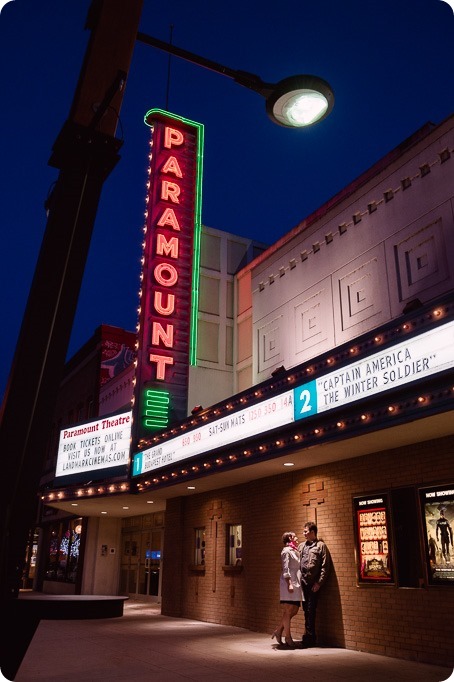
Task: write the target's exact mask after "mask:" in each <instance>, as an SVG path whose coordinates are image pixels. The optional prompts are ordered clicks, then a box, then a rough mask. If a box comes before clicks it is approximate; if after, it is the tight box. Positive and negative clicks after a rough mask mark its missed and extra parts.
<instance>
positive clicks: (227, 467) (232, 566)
mask: <svg viewBox="0 0 454 682" xmlns="http://www.w3.org/2000/svg"><path fill="white" fill-rule="evenodd" d="M213 236H216V235H215V233H214V232H213ZM221 260H222V259H221ZM219 262H220V261H219ZM453 264H454V118H453V117H451V118H449V119H448V120H446V121H444V122H442V123H441V124H439V125H437V126H433V125H427V126H424V127H423V128H422V129H421V130H419V131H417V132H416V133H415V134H414V135H413V136H412V137H411V138H409V139H408V140H405V141H404V142H403V143H402V144H401V145H400V146H399V147H398V148H396V149H395V150H393V151H392V152H390V153H389V154H388V155H387V156H386V157H385V158H383V159H382V160H381V161H380V162H378V163H377V164H376V165H375V166H373V167H372V168H371V169H369V170H368V171H367V172H366V173H364V174H363V175H362V176H361V177H359V178H358V179H357V180H356V181H354V182H353V183H351V184H350V185H349V186H348V187H346V188H345V189H344V190H343V191H341V192H340V193H339V194H338V195H336V196H335V197H333V198H332V199H331V200H330V201H328V202H327V203H326V204H325V205H323V206H322V207H320V209H318V210H317V211H315V212H314V213H313V214H312V215H310V216H308V217H307V218H306V219H305V220H303V221H302V222H301V223H300V224H299V225H297V226H296V227H295V228H294V229H293V230H292V231H291V232H289V233H288V234H286V235H284V236H283V237H282V238H281V239H280V240H279V241H278V242H276V243H275V244H274V245H272V246H271V247H269V248H268V249H266V250H264V251H263V252H262V253H260V254H259V255H258V256H256V257H255V258H253V259H252V260H250V261H249V262H248V263H247V264H246V265H244V266H242V267H240V268H239V269H237V271H236V274H235V275H234V276H233V275H232V277H231V284H230V285H229V286H230V287H231V290H232V301H233V305H232V310H231V317H229V316H228V315H227V316H224V317H223V318H222V320H221V318H220V317H219V315H218V313H219V310H220V309H222V305H223V303H222V302H223V300H224V298H223V295H221V296H218V294H219V291H220V288H219V287H220V286H221V285H219V287H217V288H216V291H217V292H218V293H217V294H216V296H214V294H213V288H210V287H209V286H207V287H206V290H205V294H204V296H202V300H203V304H200V303H199V320H202V321H204V322H205V323H211V324H214V325H216V324H217V325H218V327H217V331H218V333H216V334H215V333H214V328H212V327H210V326H209V324H206V325H205V334H204V335H203V337H204V338H203V343H204V344H205V350H204V353H205V354H206V356H205V359H204V360H202V362H201V363H198V365H197V367H193V368H191V372H190V377H189V395H190V398H189V401H188V407H189V409H188V416H187V417H185V418H184V419H182V420H180V421H179V422H178V423H177V424H173V425H169V427H168V428H164V429H162V430H160V431H156V433H155V434H154V435H153V436H150V437H149V438H148V439H147V438H143V439H142V440H141V442H140V444H139V446H138V447H137V448H135V450H134V451H133V453H132V462H131V470H130V474H129V476H125V477H124V479H122V480H124V483H125V486H126V487H125V489H124V491H123V494H120V490H117V492H118V493H119V494H118V495H117V494H115V495H114V499H117V500H127V501H128V502H127V504H124V506H125V507H127V506H131V508H133V505H134V504H135V505H136V507H134V508H135V509H137V513H134V515H131V514H132V512H131V511H130V510H125V511H124V512H123V513H121V512H118V513H117V515H116V516H115V517H113V516H112V517H109V518H103V517H102V516H101V511H100V510H101V508H102V505H103V503H104V504H106V502H105V500H106V496H105V495H103V494H102V492H101V493H99V491H97V490H94V489H93V490H92V492H91V493H90V495H88V494H87V486H85V487H84V488H83V490H82V491H81V492H80V494H79V495H78V492H77V491H76V489H75V488H74V489H72V488H71V486H70V485H66V486H62V485H61V481H60V487H59V485H55V486H54V488H53V489H52V492H50V493H49V491H47V492H46V493H45V494H44V495H43V498H44V499H43V503H44V504H45V505H46V508H47V507H48V506H51V507H52V508H53V509H54V510H55V509H57V508H58V509H59V510H60V512H59V513H61V512H62V510H64V512H65V513H67V512H69V511H71V507H70V505H71V502H72V501H74V500H75V499H77V502H78V504H79V505H80V509H83V510H84V513H83V517H84V518H85V521H84V523H87V524H88V528H90V524H92V527H93V529H95V528H96V532H93V534H92V535H90V530H88V538H87V543H86V551H85V557H84V568H83V573H84V575H85V577H83V578H82V579H81V590H82V591H83V590H84V589H85V590H86V591H88V592H89V591H90V590H92V591H97V590H98V591H99V590H100V585H101V583H100V582H99V580H98V579H97V578H96V573H97V571H101V570H102V571H106V570H107V569H106V566H107V565H108V564H109V565H110V569H109V570H110V573H109V571H107V572H108V573H109V575H110V577H111V581H110V583H109V585H110V586H111V590H116V591H117V593H121V594H124V593H127V594H130V595H134V594H135V592H137V590H136V588H135V587H134V586H133V583H134V579H133V578H132V577H131V576H133V575H135V574H133V572H132V571H133V564H134V565H135V564H137V563H138V562H139V560H140V556H143V559H144V566H143V576H144V579H146V580H148V588H147V589H145V590H142V594H143V593H144V592H146V593H147V594H149V595H153V593H155V594H154V596H155V598H157V599H159V601H160V603H161V608H162V613H163V614H166V615H169V616H179V617H181V616H183V617H188V618H195V619H200V620H206V621H210V622H217V623H224V624H230V625H235V626H239V627H245V628H249V629H251V630H254V631H259V632H263V633H264V636H266V635H270V633H271V632H272V631H273V630H274V629H275V627H276V624H277V622H278V620H279V617H280V610H281V608H280V605H279V573H280V550H281V536H282V533H283V532H284V531H295V532H296V533H297V534H299V535H300V536H301V537H302V528H303V525H304V523H305V522H306V521H315V522H316V523H317V525H318V528H319V537H321V538H322V539H323V540H324V541H325V542H326V544H327V545H328V547H329V550H330V552H331V556H332V570H331V574H330V577H329V580H328V582H327V584H326V585H325V586H324V587H323V589H322V591H321V593H320V601H319V607H318V612H317V619H318V622H317V634H318V641H319V643H320V644H321V645H322V646H323V645H326V646H341V647H346V648H350V649H357V650H362V651H368V652H372V653H377V654H384V655H389V656H395V657H401V658H407V659H413V660H419V661H426V662H433V663H437V664H445V665H453V664H454V656H453V650H454V647H453V640H454V628H453V625H452V613H453V612H454V548H453V530H454V457H453V454H454V418H453V417H454V415H453V396H454V371H453V368H454V296H453V293H454V265H453ZM213 272H214V271H213ZM205 275H206V276H208V277H209V276H210V273H208V274H207V273H205ZM213 276H214V275H213ZM221 279H222V278H221ZM229 281H230V280H229ZM224 286H225V285H224V284H222V287H224ZM223 291H224V292H225V289H223ZM215 299H216V301H217V302H216V303H215ZM203 306H205V308H206V309H207V308H209V310H210V312H207V310H205V311H204V310H203V309H202V308H203ZM210 306H211V308H210ZM216 306H217V307H216ZM216 315H217V317H216ZM210 316H211V317H210ZM202 327H203V325H202ZM227 327H229V328H230V331H229V332H226V328H227ZM199 334H200V328H199ZM210 334H211V336H210ZM229 334H231V336H229ZM226 339H228V341H227V342H226ZM226 343H227V346H228V347H229V348H231V355H230V356H228V355H226V354H225V348H226V347H227V346H226ZM229 344H230V345H229ZM221 347H222V349H223V354H220V353H219V352H218V351H219V348H221ZM210 353H211V355H210ZM208 356H209V359H207V357H208ZM226 357H231V358H232V364H231V366H229V364H228V363H227V364H226V362H225V359H226ZM221 361H222V363H223V365H222V368H220V367H219V362H221ZM124 372H126V373H128V372H130V373H131V372H133V369H132V368H129V369H125V370H124ZM216 373H219V376H221V373H222V377H223V378H222V383H219V382H216V379H215V377H216ZM115 381H116V379H115V377H114V378H113V379H112V382H111V383H110V384H109V383H107V384H106V387H105V395H104V399H103V400H104V402H103V400H101V401H100V405H101V403H102V404H103V407H102V408H100V410H104V414H110V415H112V414H114V413H119V411H120V410H121V409H124V408H125V407H126V406H127V405H128V400H129V399H130V397H131V392H132V389H131V391H130V392H129V395H128V392H126V393H125V396H126V397H125V399H124V400H123V399H121V401H120V402H121V403H122V404H115V405H114V403H113V402H112V403H111V404H110V406H109V400H114V399H115V398H114V396H115V395H117V396H118V392H117V393H115ZM109 392H110V393H111V398H109ZM126 398H127V399H126ZM196 406H198V407H197V408H196ZM192 408H196V409H192ZM118 480H120V479H118ZM57 481H58V479H57ZM102 484H103V485H104V486H107V485H108V481H103V482H102ZM99 487H102V486H99ZM106 489H107V488H106ZM59 493H60V497H59V498H58V494H59ZM50 495H52V496H53V497H52V499H51V498H50ZM89 497H90V499H88V498H89ZM151 501H152V502H153V504H150V505H149V506H148V509H147V503H148V502H151ZM84 505H85V506H84ZM150 507H153V509H157V511H153V513H150V511H149V510H150ZM106 516H108V515H106ZM107 529H108V530H107ZM152 531H154V532H155V533H156V535H155V540H153V539H152ZM147 533H148V535H147ZM125 538H127V539H125ZM140 538H148V540H146V541H145V545H144V546H142V545H140ZM122 542H123V544H122ZM134 542H135V543H136V544H135V545H134ZM147 542H148V545H147V544H146V543H147ZM153 542H154V544H153ZM126 543H129V544H126ZM150 543H151V544H150ZM111 549H114V550H115V551H114V552H112V553H111ZM117 549H118V551H117ZM104 551H105V554H104V555H103V552H104ZM132 559H134V561H132ZM146 560H148V563H146ZM128 562H129V563H128ZM134 562H135V563H134ZM103 566H104V567H103ZM128 566H129V568H127V567H128ZM122 571H123V573H122ZM128 571H130V578H128V579H127V578H126V575H127V573H128ZM88 575H90V576H91V583H90V581H88V580H87V578H86V576H88ZM147 575H148V576H151V575H154V578H151V577H148V578H146V576H147ZM84 581H85V582H84ZM151 582H154V587H153V588H151V587H150V585H151ZM84 585H85V587H84ZM134 585H136V583H134ZM139 592H140V591H139ZM294 623H295V625H294V628H293V629H294V636H296V637H298V636H301V635H302V633H303V631H304V618H303V615H302V613H300V614H299V615H298V616H297V617H296V618H295V620H294ZM270 646H271V640H270Z"/></svg>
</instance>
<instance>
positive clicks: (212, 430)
mask: <svg viewBox="0 0 454 682" xmlns="http://www.w3.org/2000/svg"><path fill="white" fill-rule="evenodd" d="M452 367H454V322H448V323H447V324H444V325H441V326H440V327H436V328H435V329H431V330H430V331H428V332H424V333H423V334H420V335H419V336H414V337H413V338H410V339H408V340H406V341H403V342H402V343H398V344H396V345H394V346H391V347H390V348H388V349H386V350H383V351H380V352H378V353H374V354H373V355H369V356H368V357H367V358H364V359H363V360H359V361H358V362H354V363H352V364H350V365H347V366H346V367H343V368H342V369H339V370H335V371H333V372H330V373H328V374H325V375H323V376H321V377H319V378H318V379H314V380H313V381H309V382H308V383H305V384H302V385H301V386H299V387H297V388H295V389H293V390H290V391H286V392H285V393H282V394H281V395H278V396H275V397H274V398H270V399H268V400H264V401H263V402H261V403H257V404H255V405H253V406H252V407H248V408H246V409H244V410H241V411H240V412H234V413H233V414H232V415H231V416H229V417H224V418H222V419H218V420H217V421H214V422H210V423H209V424H206V425H205V426H201V427H200V428H198V429H194V430H193V431H189V432H188V433H187V434H182V435H181V436H178V437H177V438H172V439H170V440H168V441H165V442H163V443H161V444H159V445H157V446H155V447H152V448H149V449H148V450H143V451H142V452H139V453H137V454H135V455H134V462H133V472H132V475H133V476H139V475H140V474H144V473H147V472H148V471H153V470H154V469H160V468H161V467H164V466H168V465H171V464H175V463H176V462H181V461H182V460H186V459H189V458H190V457H194V456H196V455H201V454H202V453H204V452H207V451H210V450H216V449H217V448H221V447H224V446H226V445H230V444H231V443H236V442H237V441H240V440H243V439H245V438H251V437H253V436H257V435H258V434H262V433H265V432H267V431H271V430H272V429H275V428H278V427H279V426H285V425H288V424H290V423H291V422H293V421H298V420H299V419H304V418H306V417H310V416H313V415H317V414H321V413H323V412H327V411H328V410H332V409H336V408H339V407H343V406H345V405H348V404H350V403H353V402H355V401H357V400H361V399H362V398H369V397H371V396H373V395H376V394H378V393H384V392H385V391H388V390H390V389H392V388H398V387H400V386H403V385H404V384H407V383H409V382H411V381H415V380H417V379H425V378H427V377H429V376H431V375H433V374H436V373H437V372H442V371H444V370H447V369H451V368H452Z"/></svg>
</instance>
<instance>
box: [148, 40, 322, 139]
mask: <svg viewBox="0 0 454 682" xmlns="http://www.w3.org/2000/svg"><path fill="white" fill-rule="evenodd" d="M137 40H140V42H142V43H145V44H146V45H151V46H152V47H157V48H158V49H159V50H163V51H164V52H168V53H170V54H173V55H175V56H176V57H180V58H181V59H185V60H186V61H188V62H192V63H193V64H198V65H199V66H203V67H204V68H205V69H209V70H210V71H215V72H216V73H220V74H221V75H223V76H227V78H232V79H233V80H234V81H235V82H236V83H239V84H240V85H243V86H244V87H245V88H248V89H249V90H254V92H257V93H259V95H262V97H264V98H265V100H266V112H267V114H268V116H269V117H270V119H271V120H272V121H273V122H274V123H277V124H278V125H280V126H284V127H285V128H305V127H307V126H310V125H313V124H314V123H317V121H321V120H322V119H324V118H326V116H328V114H329V113H330V112H331V109H332V108H333V106H334V93H333V91H332V89H331V87H330V85H329V83H327V82H326V81H325V80H323V78H319V77H318V76H309V75H300V76H290V77H289V78H284V80H281V81H279V83H265V82H264V81H262V79H261V78H260V77H259V76H256V75H255V74H253V73H248V72H247V71H236V70H235V69H230V68H229V67H228V66H223V65H222V64H218V63H217V62H213V61H211V60H210V59H206V58H205V57H200V56H199V55H197V54H194V53H193V52H188V50H183V49H182V48H180V47H176V46H175V45H172V44H171V43H165V42H163V41H162V40H159V39H158V38H154V37H153V36H149V35H147V34H146V33H141V32H139V33H138V34H137Z"/></svg>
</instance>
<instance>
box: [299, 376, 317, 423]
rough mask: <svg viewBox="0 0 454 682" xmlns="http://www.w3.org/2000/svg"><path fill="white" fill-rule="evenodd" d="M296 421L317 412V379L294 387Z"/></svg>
mask: <svg viewBox="0 0 454 682" xmlns="http://www.w3.org/2000/svg"><path fill="white" fill-rule="evenodd" d="M294 403H295V414H294V418H295V421H296V420H298V419H304V417H309V415H311V414H317V386H316V382H315V381H310V382H309V383H308V384H304V385H303V386H300V387H299V388H295V389H294Z"/></svg>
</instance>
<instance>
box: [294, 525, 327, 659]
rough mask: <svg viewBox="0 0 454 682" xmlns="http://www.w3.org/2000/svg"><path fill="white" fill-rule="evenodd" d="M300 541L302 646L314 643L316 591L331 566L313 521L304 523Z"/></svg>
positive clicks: (323, 581)
mask: <svg viewBox="0 0 454 682" xmlns="http://www.w3.org/2000/svg"><path fill="white" fill-rule="evenodd" d="M303 534H304V537H305V542H302V543H301V544H300V545H299V547H298V550H299V551H300V552H301V586H302V588H303V594H304V601H303V609H304V618H305V625H306V633H305V635H304V636H303V647H312V646H315V645H316V636H315V614H316V610H317V602H318V593H319V590H320V588H321V587H322V585H323V584H324V583H325V581H326V579H327V577H328V573H329V570H330V567H331V556H330V553H329V550H328V547H327V546H326V545H325V543H324V542H323V541H322V540H318V539H317V526H316V524H315V523H314V522H313V521H309V522H308V523H306V524H305V525H304V530H303Z"/></svg>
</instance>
